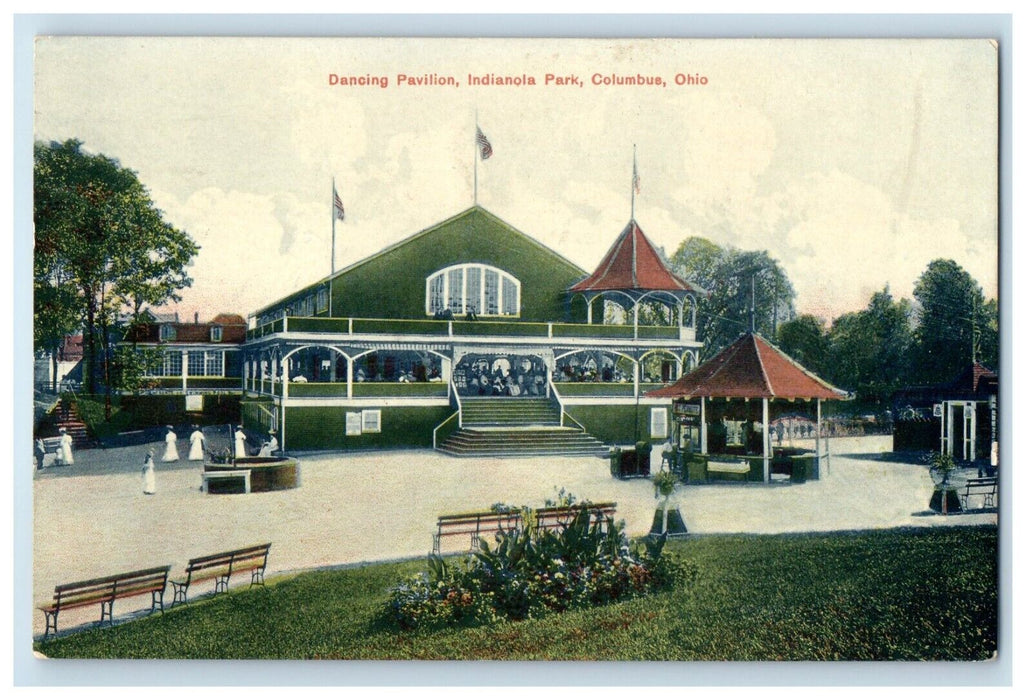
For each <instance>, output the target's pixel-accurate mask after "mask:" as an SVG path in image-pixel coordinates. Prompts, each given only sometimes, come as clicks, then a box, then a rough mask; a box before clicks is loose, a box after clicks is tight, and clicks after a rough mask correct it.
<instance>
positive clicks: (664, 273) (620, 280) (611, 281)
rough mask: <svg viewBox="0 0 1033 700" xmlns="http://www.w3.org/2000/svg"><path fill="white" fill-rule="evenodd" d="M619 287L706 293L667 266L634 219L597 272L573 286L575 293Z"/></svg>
mask: <svg viewBox="0 0 1033 700" xmlns="http://www.w3.org/2000/svg"><path fill="white" fill-rule="evenodd" d="M619 289H641V290H663V291H675V292H697V293H698V292H702V291H703V290H702V289H700V288H699V287H698V286H696V285H694V284H693V283H691V282H687V281H685V280H683V279H682V278H681V277H679V276H678V275H676V274H674V273H673V272H671V271H670V270H669V269H667V266H666V265H665V264H664V261H663V259H662V258H661V257H660V253H658V252H657V251H656V248H654V247H653V244H652V243H650V242H649V239H648V238H646V234H644V233H643V232H642V229H641V228H639V225H638V223H636V221H635V220H634V219H632V220H631V221H630V222H628V225H627V226H625V227H624V230H623V231H622V232H621V234H620V235H619V236H618V237H617V240H616V241H615V242H614V244H613V245H612V246H611V247H610V250H609V252H608V253H606V256H605V257H604V258H603V261H602V262H601V263H599V267H597V268H596V269H595V272H593V273H592V274H590V275H589V276H588V277H586V278H585V279H583V280H581V281H580V282H578V283H577V284H575V285H573V286H572V287H571V288H570V291H571V292H605V291H612V290H619Z"/></svg>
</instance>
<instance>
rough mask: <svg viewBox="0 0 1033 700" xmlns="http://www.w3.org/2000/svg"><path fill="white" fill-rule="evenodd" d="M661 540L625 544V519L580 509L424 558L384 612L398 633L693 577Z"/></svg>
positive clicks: (528, 613)
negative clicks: (556, 523) (463, 552)
mask: <svg viewBox="0 0 1033 700" xmlns="http://www.w3.org/2000/svg"><path fill="white" fill-rule="evenodd" d="M665 541H666V538H658V539H656V540H653V541H649V542H647V543H646V544H645V546H644V548H643V547H642V546H639V547H635V548H632V547H630V545H629V543H628V540H627V537H626V536H625V534H624V528H623V523H616V524H615V523H613V522H610V523H608V527H606V528H604V527H602V526H601V525H600V523H598V522H595V523H593V522H592V521H591V518H590V511H589V509H588V508H587V507H585V508H582V509H581V510H580V511H579V512H578V514H577V515H576V516H575V517H574V520H573V521H572V522H571V523H570V524H569V525H568V526H567V527H566V528H564V529H562V530H561V531H559V532H553V531H549V530H540V531H539V530H535V529H534V528H533V527H528V526H526V525H525V526H523V527H520V528H518V529H517V530H516V531H514V532H511V533H506V534H503V533H498V534H497V535H496V543H495V545H494V546H491V545H489V544H488V543H487V542H485V541H484V540H481V548H480V551H478V552H477V553H475V554H474V555H472V556H470V557H467V558H465V559H460V560H458V561H447V560H445V559H442V558H441V557H439V556H436V555H430V556H429V557H428V571H427V572H426V573H421V574H417V575H415V576H412V577H410V578H409V579H407V580H405V581H403V582H402V583H400V584H399V585H397V586H395V587H394V588H393V589H392V590H391V596H390V600H389V601H388V603H387V606H386V609H385V611H384V613H385V615H386V617H387V618H388V619H389V620H390V621H391V622H392V623H393V624H395V625H396V626H397V627H399V628H400V629H403V630H415V629H432V628H437V627H442V626H454V625H480V624H490V623H493V622H499V621H503V620H525V619H531V618H539V617H542V616H544V615H547V614H551V613H557V612H564V611H566V610H574V609H581V608H588V607H593V606H597V605H604V604H607V603H611V602H615V601H618V600H625V599H628V598H633V597H637V596H642V595H647V594H650V593H653V592H656V591H660V590H665V589H667V588H669V587H670V586H671V585H673V584H674V583H675V582H678V583H679V584H685V583H687V582H691V581H692V580H694V579H695V577H696V575H697V570H696V568H695V566H694V565H692V564H690V563H689V562H686V561H685V560H683V559H681V558H679V557H676V556H674V555H671V554H670V553H667V552H664V551H663V548H664V543H665Z"/></svg>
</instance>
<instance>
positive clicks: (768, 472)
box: [760, 396, 771, 484]
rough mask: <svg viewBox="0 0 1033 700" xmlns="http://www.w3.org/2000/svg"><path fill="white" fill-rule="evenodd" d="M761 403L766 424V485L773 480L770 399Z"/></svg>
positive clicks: (765, 398)
mask: <svg viewBox="0 0 1033 700" xmlns="http://www.w3.org/2000/svg"><path fill="white" fill-rule="evenodd" d="M760 401H761V403H760V405H761V412H762V415H763V422H764V483H765V484H766V483H768V481H770V480H771V460H770V454H771V436H770V435H769V434H768V398H767V397H766V396H765V397H764V398H763V399H761V400H760Z"/></svg>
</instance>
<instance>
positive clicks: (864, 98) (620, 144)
mask: <svg viewBox="0 0 1033 700" xmlns="http://www.w3.org/2000/svg"><path fill="white" fill-rule="evenodd" d="M997 59H998V57H997V50H996V47H995V46H994V45H993V44H992V43H991V42H989V41H985V40H931V39H919V40H899V39H897V40H895V39H884V40H828V39H825V40H822V39H817V40H798V39H791V40H772V39H767V40H713V39H712V40H668V39H663V40H661V39H651V40H650V39H646V40H608V39H602V40H555V39H551V40H550V39H532V40H525V39H519V40H513V39H511V40H499V39H495V40H489V39H418V40H403V39H397V40H395V39H312V38H307V39H284V38H265V39H262V38H239V39H232V38H219V39H217V38H210V37H209V38H172V37H166V38H141V37H122V38H119V37H58V38H41V39H38V40H37V46H36V75H35V78H36V80H35V96H34V100H35V102H34V104H35V123H34V135H35V138H36V139H40V140H47V141H49V140H59V141H63V140H65V139H68V138H76V139H79V140H81V141H82V142H83V147H84V149H85V150H87V151H90V152H95V153H103V154H105V155H107V156H110V157H113V158H115V159H117V160H118V161H119V162H120V163H121V164H122V165H123V166H125V167H128V168H131V169H132V170H134V171H136V172H137V174H138V176H139V178H140V180H141V181H142V182H143V183H144V185H145V186H146V187H147V188H148V189H149V191H150V193H151V196H152V198H153V200H154V202H155V204H156V206H157V207H158V208H160V209H161V210H162V211H163V212H164V214H165V216H166V218H167V220H168V221H169V222H170V223H172V224H173V225H175V226H177V227H178V228H181V229H183V230H185V231H187V232H188V233H189V234H190V235H191V236H192V237H193V238H194V239H195V240H196V241H197V242H198V244H199V245H200V247H201V251H200V253H199V255H198V256H197V258H196V259H195V260H194V262H193V264H192V266H191V268H190V270H189V273H190V275H191V277H192V278H193V286H192V287H191V288H189V289H186V290H184V291H183V292H182V297H183V298H182V301H181V302H180V303H178V304H175V305H172V306H170V307H168V308H170V309H175V310H178V311H179V313H180V316H181V317H185V318H191V317H192V316H193V314H194V312H197V313H199V315H200V317H201V318H202V319H207V318H211V317H213V316H214V315H215V314H217V313H220V312H237V313H241V314H243V315H247V314H249V313H251V312H253V311H256V310H257V309H259V308H261V307H263V306H265V305H267V304H270V303H272V302H274V301H276V300H277V299H279V298H280V297H282V296H284V295H286V294H288V293H290V292H291V291H294V290H296V289H298V288H299V287H301V286H304V285H307V284H310V283H312V282H315V281H317V280H319V279H321V278H323V277H325V276H326V275H327V274H329V273H330V271H331V261H330V250H331V222H332V209H331V192H332V189H331V187H332V185H331V183H332V182H333V183H334V186H336V189H337V191H338V193H339V194H340V196H341V199H342V201H343V203H344V207H345V210H346V220H345V221H344V222H337V225H336V250H337V254H336V263H335V264H336V269H340V268H342V267H345V266H347V265H349V264H351V263H354V262H356V261H358V260H361V259H363V258H365V257H367V256H369V255H371V254H374V253H376V252H377V251H378V250H381V249H383V248H385V247H387V246H389V245H391V244H393V243H396V242H398V241H399V240H402V239H404V238H406V237H407V236H409V235H412V234H414V233H416V232H418V231H420V230H422V229H424V228H427V227H429V226H432V225H434V224H435V223H438V222H440V221H442V220H444V219H447V218H449V217H451V216H453V215H455V214H457V213H459V212H461V211H463V210H464V209H466V208H468V207H469V206H471V205H472V204H473V203H474V170H475V168H476V175H477V203H478V204H480V205H481V206H483V207H485V208H486V209H488V210H489V211H491V212H492V213H494V214H495V215H497V216H498V217H500V218H501V219H503V220H504V221H506V222H508V223H509V224H511V225H512V226H514V227H516V228H517V229H519V230H521V231H523V232H524V233H526V234H528V235H530V236H531V237H533V238H535V239H537V240H539V241H540V242H542V243H544V244H546V245H548V246H549V247H551V248H552V249H554V250H555V251H557V252H558V253H560V254H562V255H564V256H565V257H567V258H568V259H570V260H572V261H573V262H574V263H576V264H578V265H579V266H581V267H582V268H584V269H585V270H586V271H589V272H590V271H591V270H592V269H594V268H595V266H596V265H597V264H598V263H599V261H600V260H601V259H602V257H603V255H604V254H605V253H606V251H607V249H608V248H609V246H610V245H611V244H612V242H613V241H614V239H615V238H616V236H617V235H618V234H619V233H620V231H621V230H622V229H623V228H624V226H625V224H626V223H627V222H628V219H629V218H630V216H631V203H630V195H631V176H632V161H633V153H634V154H635V155H634V157H635V161H636V163H637V171H638V174H639V179H640V189H639V192H638V194H637V195H636V198H635V219H636V220H637V221H638V223H639V224H640V226H641V227H642V229H643V230H644V231H645V233H646V235H647V236H648V237H649V238H650V239H651V240H652V241H653V243H654V244H656V245H657V246H660V247H662V248H663V249H664V250H665V251H666V252H667V253H668V254H673V253H674V251H675V250H677V248H678V246H679V244H680V243H681V242H682V241H684V240H685V239H686V238H688V237H690V236H702V237H705V238H707V239H709V240H711V241H713V242H714V243H717V244H719V245H722V246H725V245H731V246H735V247H737V248H740V249H745V250H766V251H768V252H769V254H770V255H771V256H772V257H773V258H775V259H777V260H778V261H779V262H780V263H781V265H782V266H783V267H784V268H785V270H786V272H787V273H788V275H789V278H790V280H791V281H792V282H793V285H794V287H795V290H796V292H797V297H796V310H797V313H811V314H814V315H816V316H818V317H820V318H823V319H826V320H831V319H832V318H834V317H836V316H838V315H840V314H842V313H845V312H849V311H855V310H859V309H862V308H864V307H865V306H866V304H867V302H868V300H869V298H870V297H871V295H872V293H874V292H876V291H880V290H882V289H883V288H884V287H886V286H888V287H889V290H890V293H891V294H893V295H894V297H896V298H900V297H910V296H911V294H912V290H913V288H914V284H915V281H916V280H917V279H918V277H919V275H920V274H921V273H922V271H923V270H924V269H925V268H926V266H927V265H928V264H929V262H930V261H932V260H934V259H936V258H941V257H942V258H950V259H953V260H955V261H957V262H958V263H959V264H960V265H961V266H962V267H963V268H964V269H965V270H967V271H968V272H969V273H970V274H971V275H972V276H973V277H974V278H975V279H976V281H977V282H978V283H979V284H980V285H981V286H982V288H983V291H984V293H985V294H986V296H988V297H997V296H998V294H997V284H998V281H997V236H998V218H997V204H998V202H997V186H998V181H997V166H998V156H997V148H998V144H997V133H998V132H997V128H998V115H997V92H998V83H997ZM400 74H404V75H406V76H411V77H412V78H414V79H420V78H422V79H423V81H424V82H428V80H427V78H428V76H429V78H430V80H429V82H431V83H439V82H442V81H444V80H446V79H448V78H454V79H455V81H456V85H452V84H445V85H439V84H430V85H426V84H425V85H419V84H409V83H408V81H405V80H403V81H401V82H402V84H399V83H400V81H399V75H400ZM549 74H552V75H555V76H573V78H574V80H573V84H555V83H556V82H559V81H548V82H547V76H548V75H549ZM469 75H473V76H478V77H483V76H485V75H488V76H489V77H492V76H494V77H504V76H513V77H519V78H523V79H524V84H522V85H518V86H512V85H510V86H500V85H487V86H484V85H481V86H471V85H469V84H468V76H469ZM613 75H616V76H642V77H643V78H644V79H646V80H645V82H650V81H649V79H650V78H654V77H655V78H656V79H658V82H660V83H661V84H660V85H651V84H645V85H638V84H633V85H605V84H601V85H595V84H593V76H598V77H596V78H595V80H597V81H604V82H605V79H607V78H609V77H610V76H613ZM685 76H689V77H691V78H692V80H684V79H683V78H684V77H685ZM341 77H354V78H364V79H366V80H365V82H374V81H373V80H370V78H376V79H379V78H381V77H383V78H384V79H385V80H386V82H387V87H384V88H381V87H379V86H377V85H341V84H340V82H341V80H340V78H341ZM335 78H336V80H335ZM529 79H533V80H534V83H535V84H534V85H531V84H529V82H530V81H529ZM704 81H705V84H704ZM335 82H336V83H337V84H334V83H335ZM679 83H684V84H679ZM476 125H479V126H480V128H481V130H482V131H483V132H484V134H485V135H486V136H487V138H488V139H489V140H490V142H491V144H492V148H493V155H492V157H491V158H489V159H488V160H483V161H479V160H478V159H477V157H476V151H475V144H474V133H475V128H476ZM690 276H691V275H690Z"/></svg>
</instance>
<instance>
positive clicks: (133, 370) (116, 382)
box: [110, 345, 165, 394]
mask: <svg viewBox="0 0 1033 700" xmlns="http://www.w3.org/2000/svg"><path fill="white" fill-rule="evenodd" d="M164 357H165V353H164V350H163V349H162V348H160V347H156V348H144V347H136V346H127V345H120V346H119V347H117V348H115V353H114V357H113V358H112V362H111V374H110V379H111V384H112V385H113V386H115V387H118V388H119V389H121V390H122V391H131V392H133V393H134V394H135V393H137V392H139V391H140V390H141V389H143V388H144V386H145V385H146V383H147V381H148V378H149V377H150V376H152V375H153V374H154V370H155V369H157V368H159V367H161V363H162V360H163V359H164Z"/></svg>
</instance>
